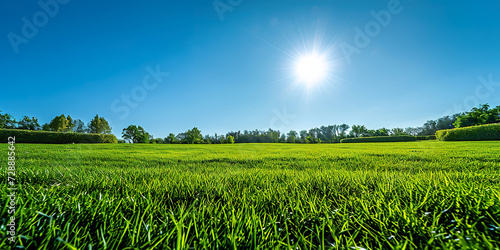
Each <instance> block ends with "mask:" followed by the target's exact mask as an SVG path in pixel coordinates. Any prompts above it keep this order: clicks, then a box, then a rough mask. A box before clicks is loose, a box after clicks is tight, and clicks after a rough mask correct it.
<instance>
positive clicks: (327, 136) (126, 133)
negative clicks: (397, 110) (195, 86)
mask: <svg viewBox="0 0 500 250" xmlns="http://www.w3.org/2000/svg"><path fill="white" fill-rule="evenodd" d="M499 122H500V106H497V107H495V108H490V106H489V105H488V104H484V105H479V107H477V108H476V107H474V108H472V109H471V110H470V111H469V112H464V113H457V114H454V115H451V116H444V117H441V118H439V119H437V120H428V121H427V122H425V123H424V124H423V126H421V127H408V128H392V129H388V128H379V129H368V128H366V126H365V125H352V126H349V125H347V124H345V123H344V124H340V125H336V124H334V125H328V126H321V127H316V128H311V129H309V130H300V131H295V130H290V131H288V132H286V133H285V132H281V131H279V130H273V129H271V128H270V129H268V130H257V129H256V130H250V131H249V130H244V131H243V132H241V131H237V132H234V131H231V132H228V133H226V134H222V135H219V134H217V133H216V134H214V135H205V136H203V135H202V133H201V131H200V130H199V129H198V128H197V127H194V128H193V129H190V130H188V131H186V132H183V133H179V134H177V135H175V134H174V133H170V134H169V135H168V136H167V137H165V138H154V136H153V135H151V134H150V133H148V132H147V131H146V130H145V129H144V128H143V127H141V126H138V125H130V126H128V127H127V128H124V129H123V130H122V138H123V140H119V142H129V143H166V144H226V143H229V144H232V143H322V142H327V143H337V142H340V140H342V139H344V138H356V137H373V136H402V135H411V136H425V135H434V134H435V133H436V131H438V130H442V129H452V128H460V127H468V126H476V125H483V124H490V123H499ZM0 129H25V130H45V131H56V132H75V133H96V134H110V133H111V127H110V126H109V123H108V121H106V119H104V118H103V117H99V115H96V116H95V117H94V118H93V119H92V120H91V121H90V122H89V123H88V124H87V125H85V123H84V122H83V121H82V120H80V119H76V120H74V119H72V118H71V117H70V116H69V115H68V116H65V115H64V114H63V115H60V116H56V117H55V118H54V119H52V120H51V121H50V122H49V123H45V124H43V125H42V126H40V125H39V123H38V119H37V118H36V117H31V118H30V117H28V116H23V117H22V119H20V120H19V121H16V120H15V119H14V118H13V117H12V116H11V115H9V114H2V113H1V111H0Z"/></svg>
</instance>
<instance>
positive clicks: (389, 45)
mask: <svg viewBox="0 0 500 250" xmlns="http://www.w3.org/2000/svg"><path fill="white" fill-rule="evenodd" d="M42 2H50V1H44V0H42ZM52 2H55V0H54V1H52ZM61 2H63V3H64V2H65V1H62V0H61V1H60V2H55V3H58V5H57V8H56V7H55V6H54V5H53V4H52V5H49V6H48V10H44V9H47V8H44V7H42V6H40V5H39V4H38V3H37V1H14V0H6V1H5V2H4V4H3V8H1V10H0V21H1V23H2V25H1V26H0V29H1V33H2V34H3V36H2V37H3V38H2V39H0V46H1V48H2V49H1V52H0V53H1V54H0V58H1V59H0V60H1V61H2V64H1V65H2V71H1V75H0V81H1V91H0V110H2V111H3V112H7V113H10V114H12V115H14V116H15V117H16V118H17V119H19V118H21V116H23V115H28V116H36V117H38V118H39V120H40V122H41V123H45V122H49V121H50V120H51V119H52V118H53V117H55V116H57V115H60V114H66V115H68V114H69V115H71V116H72V117H73V118H76V119H82V120H83V121H84V122H86V123H87V122H88V121H90V120H91V118H92V117H93V116H95V114H99V115H100V116H104V117H105V118H106V119H107V120H109V121H110V122H111V125H112V127H113V133H114V134H116V135H119V136H120V135H121V130H122V129H123V128H124V127H126V126H128V125H130V124H137V125H142V126H143V127H144V128H145V129H146V130H147V131H148V132H150V133H151V134H153V135H154V136H155V137H165V136H167V135H168V133H170V132H173V133H179V132H183V131H186V130H187V129H191V128H193V127H195V126H196V127H198V128H200V129H201V131H202V133H203V134H208V133H210V134H213V133H215V132H217V133H225V132H228V131H231V130H234V131H237V130H242V131H243V130H245V129H248V130H253V129H267V128H269V127H271V126H273V128H274V129H281V130H282V131H284V130H286V131H288V130H290V129H295V130H300V129H310V128H313V127H319V126H321V125H329V124H341V123H347V124H349V125H353V124H364V125H366V126H367V127H368V128H372V129H376V128H380V127H389V128H392V127H408V126H421V125H422V124H423V123H424V122H425V121H426V120H428V119H437V118H438V117H441V116H443V115H446V114H451V113H454V112H458V111H466V110H468V109H469V108H470V106H471V104H474V103H475V102H477V101H479V102H480V103H490V104H491V105H494V106H496V105H500V86H496V87H491V86H489V88H485V87H478V86H480V85H481V81H479V80H478V77H480V76H483V77H484V78H485V79H488V76H489V75H490V74H491V76H492V80H493V81H494V82H500V15H499V13H500V2H499V1H497V0H486V1H481V3H480V4H479V3H476V2H473V1H465V0H463V1H451V0H450V1H432V3H431V1H417V0H414V1H409V0H401V1H400V2H399V5H397V1H368V0H366V1H346V0H334V1H326V0H325V1H320V0H316V1H298V0H296V1H286V0H266V1H259V0H242V1H241V3H240V4H239V5H236V4H237V3H238V1H236V0H233V1H230V2H231V3H233V5H236V6H234V7H233V6H229V5H226V7H228V6H229V7H228V9H227V11H225V12H224V13H222V14H221V15H222V17H224V20H221V17H220V16H219V15H218V12H217V11H216V9H215V8H214V5H213V3H214V2H213V1H212V0H204V1H170V0H168V1H167V0H161V1H160V0H158V1H140V2H139V1H119V2H118V1H77V0H71V1H67V0H66V2H67V3H65V4H64V5H63V4H61ZM220 3H222V5H219V6H224V4H229V3H228V0H220ZM235 3H236V4H235ZM388 4H389V5H390V6H388ZM221 8H222V7H221ZM388 10H392V11H393V12H394V13H391V12H389V13H391V17H390V20H389V21H387V19H383V21H382V22H386V21H387V22H386V23H383V24H384V25H380V24H378V27H376V26H373V24H374V23H373V22H375V21H376V18H375V17H373V16H372V14H371V12H372V11H374V12H375V13H380V11H388ZM219 11H224V9H220V10H219ZM49 12H50V13H49ZM383 13H387V12H383ZM49 14H50V15H49ZM23 17H25V18H26V19H24V20H28V22H29V24H25V21H24V20H23ZM383 17H385V18H386V16H383ZM33 19H35V21H33ZM34 22H36V24H33V23H34ZM31 25H33V26H34V27H35V28H37V31H36V32H35V31H34V30H32V29H30V28H33V27H30V26H31ZM36 25H38V26H40V27H37V26H36ZM367 25H368V26H370V25H372V26H370V27H371V28H372V29H371V33H372V35H373V37H371V38H370V41H369V43H366V41H364V42H365V43H364V44H361V45H362V46H361V47H362V48H361V47H360V46H358V47H356V46H357V45H356V43H355V38H356V35H357V34H356V31H355V30H356V27H358V28H360V29H361V30H365V28H366V26H367ZM370 27H369V28H370ZM377 28H379V29H378V30H377ZM23 33H24V35H23ZM14 38H15V39H14ZM13 41H14V42H13ZM348 45H349V46H353V47H354V48H356V49H357V52H360V53H353V54H352V55H351V56H350V58H349V60H348V59H347V58H346V56H345V53H344V52H343V50H342V48H344V49H345V48H346V46H348ZM358 45H360V43H359V41H358ZM16 50H17V52H16ZM313 50H317V51H319V53H321V54H322V55H324V56H326V57H327V58H328V59H327V60H328V61H329V77H328V78H327V79H326V80H324V81H322V82H318V83H316V84H315V85H314V86H307V85H304V84H300V83H299V82H298V80H297V78H296V77H295V76H294V69H293V68H294V67H295V61H296V60H297V57H300V56H299V55H306V54H308V53H310V52H311V51H313ZM148 66H149V67H150V68H152V69H153V70H156V67H157V66H158V67H159V69H160V71H161V72H168V73H169V75H168V76H166V77H165V76H162V75H160V78H159V79H162V80H163V81H162V82H161V83H159V84H157V86H154V83H155V82H154V80H155V79H154V77H150V78H149V79H147V80H149V81H148V84H149V85H148V87H149V88H150V90H147V89H145V88H144V87H141V86H142V84H143V79H144V78H145V77H147V76H148V75H149V73H148V70H147V69H146V68H147V67H148ZM497 85H498V84H497ZM478 88H479V90H478V91H479V92H478V91H476V90H477V89H478ZM134 92H135V96H136V98H139V97H140V98H139V99H136V100H135V101H134V100H132V101H133V103H134V104H136V106H135V107H133V108H132V107H130V106H129V104H127V103H126V102H124V101H123V100H122V99H121V98H122V95H129V96H130V95H131V94H134ZM476 92H477V93H476ZM144 93H146V96H144ZM141 95H142V96H141ZM137 100H139V101H137ZM113 104H114V107H113ZM125 109H129V112H128V114H126V113H125V111H124V110H125ZM284 109H286V114H283V112H284ZM277 111H278V112H277ZM280 113H281V114H280ZM283 117H285V119H283Z"/></svg>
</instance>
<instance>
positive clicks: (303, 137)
mask: <svg viewBox="0 0 500 250" xmlns="http://www.w3.org/2000/svg"><path fill="white" fill-rule="evenodd" d="M299 134H300V140H301V141H302V143H306V142H307V130H301V131H300V132H299Z"/></svg>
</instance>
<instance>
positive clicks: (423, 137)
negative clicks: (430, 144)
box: [417, 135, 436, 141]
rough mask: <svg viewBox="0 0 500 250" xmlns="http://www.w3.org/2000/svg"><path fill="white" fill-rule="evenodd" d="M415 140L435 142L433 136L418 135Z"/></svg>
mask: <svg viewBox="0 0 500 250" xmlns="http://www.w3.org/2000/svg"><path fill="white" fill-rule="evenodd" d="M417 140H419V141H424V140H436V136H435V135H418V136H417Z"/></svg>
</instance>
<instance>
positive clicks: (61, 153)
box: [0, 141, 500, 249]
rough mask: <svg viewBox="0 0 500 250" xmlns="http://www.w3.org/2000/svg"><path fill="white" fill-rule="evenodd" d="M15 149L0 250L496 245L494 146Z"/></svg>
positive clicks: (499, 218)
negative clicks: (14, 249)
mask: <svg viewBox="0 0 500 250" xmlns="http://www.w3.org/2000/svg"><path fill="white" fill-rule="evenodd" d="M7 146H8V145H7V144H4V146H2V150H4V151H5V153H4V154H2V155H4V157H5V160H2V161H1V167H2V168H1V169H2V171H1V172H0V178H1V179H2V182H1V191H0V192H1V195H2V197H7V194H8V193H9V191H8V190H7V188H8V187H9V186H8V185H7V182H6V181H4V180H7V171H6V168H7V152H8V149H7ZM15 146H16V149H15V152H16V157H17V159H16V181H17V182H18V186H17V187H18V190H17V193H16V197H17V199H18V200H17V204H16V214H15V217H16V223H17V229H16V230H17V235H19V237H18V238H16V243H14V244H13V243H11V242H10V241H8V240H7V239H6V238H5V237H3V238H2V240H1V242H0V249H5V248H8V247H10V246H16V245H20V246H24V247H26V248H29V249H65V248H66V249H206V248H210V249H217V248H219V249H233V248H240V249H270V248H283V249H290V248H293V249H323V248H325V249H326V248H333V249H363V248H366V249H380V248H383V249H387V248H406V249H423V248H444V249H450V248H462V249H467V248H470V249H481V248H495V247H496V248H498V247H499V246H500V203H499V201H500V185H499V183H500V142H498V141H492V142H436V141H421V142H399V143H353V144H319V145H299V144H297V145H295V144H234V145H167V144H159V145H152V144H151V145H131V144H95V145H90V144H74V145H38V144H16V145H15ZM7 202H8V200H7V199H4V198H3V199H2V200H1V204H0V205H1V207H2V214H3V215H6V214H7V210H8V203H7ZM7 223H8V218H7V216H3V218H2V226H1V230H0V233H1V234H2V235H4V236H5V235H6V233H7V229H6V228H7V227H6V224H7Z"/></svg>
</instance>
